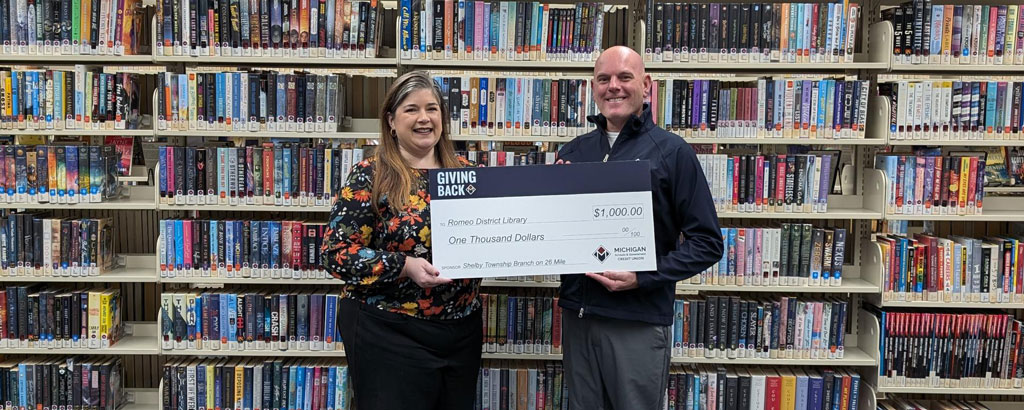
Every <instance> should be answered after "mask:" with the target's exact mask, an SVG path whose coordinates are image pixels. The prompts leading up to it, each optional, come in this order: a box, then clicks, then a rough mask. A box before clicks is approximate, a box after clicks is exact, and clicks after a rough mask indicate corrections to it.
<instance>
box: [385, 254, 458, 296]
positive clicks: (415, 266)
mask: <svg viewBox="0 0 1024 410" xmlns="http://www.w3.org/2000/svg"><path fill="white" fill-rule="evenodd" d="M440 275H441V272H440V271H438V270H437V269H436V268H434V265H431V264H430V262H427V260H426V259H423V258H417V257H414V256H409V257H406V258H405V266H403V267H402V273H401V274H400V275H398V277H400V278H409V279H412V281H413V282H416V284H417V285H419V286H420V287H421V288H424V289H430V288H432V287H434V286H438V285H445V284H449V283H452V280H451V279H448V278H442V277H441V276H440Z"/></svg>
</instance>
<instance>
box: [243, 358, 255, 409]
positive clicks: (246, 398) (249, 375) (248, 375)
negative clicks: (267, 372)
mask: <svg viewBox="0 0 1024 410" xmlns="http://www.w3.org/2000/svg"><path fill="white" fill-rule="evenodd" d="M242 375H243V377H245V379H246V380H245V382H244V383H242V384H243V385H244V386H245V387H243V389H244V391H245V392H244V393H243V394H242V408H244V409H251V408H252V402H253V397H252V388H253V368H252V366H246V367H245V370H243V371H242Z"/></svg>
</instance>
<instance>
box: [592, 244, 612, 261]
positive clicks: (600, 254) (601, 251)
mask: <svg viewBox="0 0 1024 410" xmlns="http://www.w3.org/2000/svg"><path fill="white" fill-rule="evenodd" d="M608 255H609V253H608V250H607V249H605V248H604V246H598V247H597V250H596V251H594V257H595V258H597V260H598V261H600V262H602V263H604V260H605V259H608Z"/></svg>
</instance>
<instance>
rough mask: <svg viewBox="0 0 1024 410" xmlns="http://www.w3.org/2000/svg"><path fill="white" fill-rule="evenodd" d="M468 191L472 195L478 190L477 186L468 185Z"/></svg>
mask: <svg viewBox="0 0 1024 410" xmlns="http://www.w3.org/2000/svg"><path fill="white" fill-rule="evenodd" d="M466 192H469V194H470V195H473V193H474V192H476V187H475V186H472V185H470V186H468V187H466Z"/></svg>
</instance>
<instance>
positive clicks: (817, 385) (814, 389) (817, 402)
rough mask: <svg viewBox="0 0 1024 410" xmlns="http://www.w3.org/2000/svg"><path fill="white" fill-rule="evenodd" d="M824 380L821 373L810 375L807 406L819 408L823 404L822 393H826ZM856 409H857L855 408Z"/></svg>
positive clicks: (815, 409)
mask: <svg viewBox="0 0 1024 410" xmlns="http://www.w3.org/2000/svg"><path fill="white" fill-rule="evenodd" d="M824 388H825V384H824V380H823V379H822V378H821V376H820V375H818V374H816V373H812V374H809V375H808V379H807V391H808V395H807V396H808V397H807V408H808V409H814V410H819V409H821V405H822V398H823V397H822V394H823V393H824ZM854 410H856V409H854Z"/></svg>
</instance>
